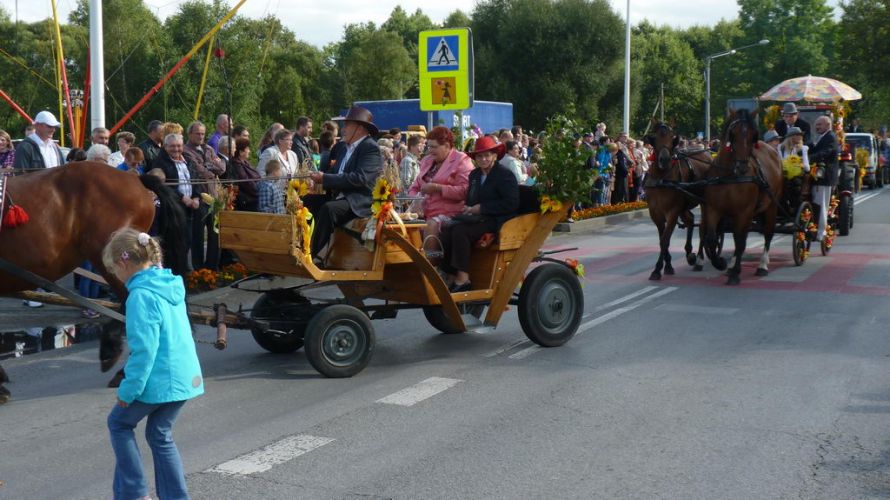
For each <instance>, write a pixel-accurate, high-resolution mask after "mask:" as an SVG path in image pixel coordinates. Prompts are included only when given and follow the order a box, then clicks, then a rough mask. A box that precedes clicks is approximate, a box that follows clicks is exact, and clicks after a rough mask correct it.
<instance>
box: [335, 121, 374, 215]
mask: <svg viewBox="0 0 890 500" xmlns="http://www.w3.org/2000/svg"><path fill="white" fill-rule="evenodd" d="M346 151H347V148H343V150H342V151H341V152H340V155H339V156H338V157H337V162H336V163H335V164H334V165H333V166H332V167H331V169H330V170H329V171H328V172H327V173H326V174H324V178H323V179H322V183H323V185H324V188H325V189H327V190H333V191H335V192H334V193H331V194H332V195H333V197H334V198H337V196H338V194H339V193H342V194H344V195H345V196H346V200H347V201H348V202H349V208H350V209H351V210H352V212H353V213H354V214H355V215H357V216H358V217H370V216H371V191H372V190H373V189H374V183H375V182H377V177H379V176H380V172H382V171H383V157H382V156H380V148H379V147H378V146H377V141H375V140H374V139H372V138H371V137H370V136H366V137H365V138H363V139H361V140H360V141H359V143H358V144H357V145H356V146H355V150H354V151H353V152H352V156H350V157H349V160H348V161H347V162H346V165H345V167H344V168H343V173H342V174H338V173H337V172H339V171H340V164H341V163H342V162H343V158H345V157H346Z"/></svg>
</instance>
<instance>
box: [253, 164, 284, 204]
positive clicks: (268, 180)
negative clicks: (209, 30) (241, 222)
mask: <svg viewBox="0 0 890 500" xmlns="http://www.w3.org/2000/svg"><path fill="white" fill-rule="evenodd" d="M280 175H281V162H279V161H278V160H269V162H268V163H266V177H265V178H264V179H263V180H261V181H260V188H259V192H258V200H257V205H258V208H259V211H260V212H266V213H269V214H283V213H284V192H283V191H282V189H281V184H280V182H279V181H278V177H279V176H280Z"/></svg>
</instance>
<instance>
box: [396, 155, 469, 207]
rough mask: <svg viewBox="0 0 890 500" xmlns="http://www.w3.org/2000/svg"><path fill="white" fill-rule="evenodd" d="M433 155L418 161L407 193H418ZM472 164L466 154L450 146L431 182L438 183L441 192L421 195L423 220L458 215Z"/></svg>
mask: <svg viewBox="0 0 890 500" xmlns="http://www.w3.org/2000/svg"><path fill="white" fill-rule="evenodd" d="M433 161H434V159H433V156H432V155H429V156H427V157H425V158H424V159H423V160H421V162H420V172H419V173H418V174H417V177H415V178H414V183H413V184H411V188H410V189H408V196H418V195H420V187H421V186H423V185H424V184H426V182H424V180H423V178H424V176H425V175H426V173H427V172H429V170H430V169H431V168H432V167H433ZM474 168H475V167H474V166H473V162H472V161H471V160H470V157H469V156H467V155H465V154H464V153H462V152H460V151H458V150H456V149H453V150H451V153H449V154H448V157H447V158H445V161H444V162H442V166H441V167H439V171H438V172H436V175H434V176H433V178H432V180H431V182H433V183H434V184H440V185H442V192H441V193H433V194H428V195H425V199H424V200H423V216H424V218H426V219H429V218H432V217H435V216H437V215H446V216H449V217H450V216H452V215H456V214H459V213H460V211H461V210H462V209H463V208H464V201H466V199H467V187H468V186H469V184H470V172H472V171H473V169H474Z"/></svg>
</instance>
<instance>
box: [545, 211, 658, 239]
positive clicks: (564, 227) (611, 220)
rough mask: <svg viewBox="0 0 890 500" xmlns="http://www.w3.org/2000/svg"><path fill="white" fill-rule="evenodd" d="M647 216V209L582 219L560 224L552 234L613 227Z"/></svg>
mask: <svg viewBox="0 0 890 500" xmlns="http://www.w3.org/2000/svg"><path fill="white" fill-rule="evenodd" d="M648 216H649V209H648V208H641V209H639V210H631V211H630V212H622V213H620V214H614V215H607V216H605V217H594V218H592V219H584V220H579V221H575V222H573V223H568V222H560V223H559V224H557V225H556V227H554V228H553V232H554V233H580V232H582V231H590V230H593V229H599V228H602V227H605V226H615V225H618V224H621V223H624V222H628V221H632V220H634V219H640V218H643V217H648Z"/></svg>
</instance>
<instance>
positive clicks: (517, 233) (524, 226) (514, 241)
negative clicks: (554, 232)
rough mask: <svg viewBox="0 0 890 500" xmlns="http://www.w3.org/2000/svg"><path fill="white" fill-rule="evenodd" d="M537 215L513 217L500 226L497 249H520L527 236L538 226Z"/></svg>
mask: <svg viewBox="0 0 890 500" xmlns="http://www.w3.org/2000/svg"><path fill="white" fill-rule="evenodd" d="M540 217H541V216H540V215H539V214H536V213H534V214H525V215H520V216H517V217H513V218H512V219H510V220H508V221H507V222H505V223H504V225H503V226H501V230H500V233H499V234H498V248H499V249H500V250H515V249H517V248H519V247H521V246H522V245H523V244H524V243H525V241H526V239H528V235H529V234H531V232H532V230H534V228H535V227H536V226H537V225H538V219H539V218H540Z"/></svg>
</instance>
